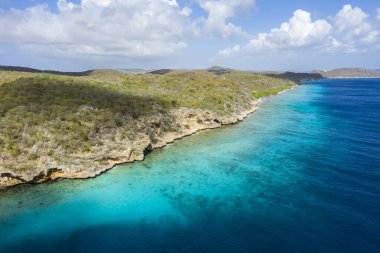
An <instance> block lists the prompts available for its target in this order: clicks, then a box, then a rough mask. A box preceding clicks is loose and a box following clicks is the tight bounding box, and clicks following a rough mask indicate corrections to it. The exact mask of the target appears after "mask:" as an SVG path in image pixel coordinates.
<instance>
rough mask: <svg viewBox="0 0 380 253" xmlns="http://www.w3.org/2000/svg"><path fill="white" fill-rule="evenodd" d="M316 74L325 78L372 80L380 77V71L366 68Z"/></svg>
mask: <svg viewBox="0 0 380 253" xmlns="http://www.w3.org/2000/svg"><path fill="white" fill-rule="evenodd" d="M314 73H318V74H321V75H323V76H324V77H325V78H371V77H374V78H376V77H380V70H379V69H377V70H371V69H364V68H339V69H333V70H317V71H314Z"/></svg>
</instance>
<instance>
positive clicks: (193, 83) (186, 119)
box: [0, 66, 320, 189]
mask: <svg viewBox="0 0 380 253" xmlns="http://www.w3.org/2000/svg"><path fill="white" fill-rule="evenodd" d="M288 76H289V74H288V75H282V74H279V75H278V76H277V74H271V75H268V74H260V73H254V72H244V71H235V70H231V69H224V68H220V67H213V68H210V69H205V70H171V69H162V70H155V71H150V72H149V71H148V72H143V71H141V70H139V71H136V72H133V73H132V71H131V72H129V71H121V70H120V71H119V70H106V69H105V70H90V71H84V72H58V71H41V70H37V69H30V68H23V67H5V66H3V67H0V154H1V155H0V188H2V189H4V188H7V187H11V186H15V185H20V184H26V183H29V184H37V183H43V182H47V181H51V180H56V179H60V178H72V179H73V178H91V177H95V176H97V175H99V174H101V173H102V172H105V171H107V170H109V169H111V168H112V167H113V166H115V165H117V164H122V163H128V162H133V161H138V160H143V159H144V157H145V156H146V155H147V154H148V153H150V152H151V151H152V150H153V149H156V148H161V147H164V146H165V145H167V144H168V143H172V142H173V141H174V140H176V139H179V138H182V137H184V136H188V135H191V134H194V133H196V132H198V131H200V130H203V129H211V128H218V127H221V126H222V125H227V124H233V123H236V122H239V121H241V120H243V119H244V118H245V117H247V116H248V115H249V114H251V113H252V112H254V111H255V110H256V109H257V107H258V105H259V101H260V98H261V97H263V96H269V95H275V94H277V93H279V92H281V91H284V90H286V89H290V88H292V87H294V86H295V85H296V82H295V81H294V80H295V79H294V74H291V75H290V76H291V77H292V78H289V77H288ZM306 77H307V76H306ZM311 77H312V78H319V77H320V76H319V75H316V74H312V75H311ZM302 78H305V75H302ZM297 82H299V80H298V79H297Z"/></svg>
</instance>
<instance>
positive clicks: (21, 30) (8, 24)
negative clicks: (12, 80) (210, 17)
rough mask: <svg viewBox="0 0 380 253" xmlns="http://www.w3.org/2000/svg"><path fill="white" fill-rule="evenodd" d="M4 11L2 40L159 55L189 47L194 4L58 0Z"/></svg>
mask: <svg viewBox="0 0 380 253" xmlns="http://www.w3.org/2000/svg"><path fill="white" fill-rule="evenodd" d="M57 7H58V13H53V12H51V11H50V10H49V8H48V6H47V5H37V6H34V7H31V8H27V9H23V10H17V9H11V10H10V11H6V12H3V13H2V14H1V16H0V34H1V35H0V43H1V42H3V43H15V42H17V43H18V44H20V45H22V46H24V47H27V48H29V49H32V50H40V51H51V52H53V53H56V54H69V53H71V54H73V55H75V54H89V55H103V56H105V55H107V56H127V57H160V56H165V55H169V54H172V53H174V52H175V51H176V50H178V49H181V48H183V47H185V46H186V44H185V42H184V41H183V39H184V37H185V35H186V34H188V33H189V31H188V29H191V20H190V19H189V17H188V16H189V15H190V12H191V11H190V9H181V8H180V7H179V5H178V3H177V1H176V0H156V1H151V0H81V2H80V3H79V4H75V3H72V2H69V1H67V0H58V1H57Z"/></svg>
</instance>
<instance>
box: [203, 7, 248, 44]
mask: <svg viewBox="0 0 380 253" xmlns="http://www.w3.org/2000/svg"><path fill="white" fill-rule="evenodd" d="M198 3H199V4H200V6H201V7H202V8H203V9H204V10H205V11H207V12H208V17H207V19H206V20H205V26H206V28H207V30H208V31H210V32H212V33H213V34H215V35H217V36H221V37H223V38H227V37H230V36H232V35H245V34H246V33H245V32H244V31H243V29H242V28H241V27H239V26H236V25H234V24H233V23H231V22H229V20H230V19H231V18H233V17H235V16H236V14H237V13H238V12H239V11H247V10H250V9H251V8H252V7H253V6H254V4H255V0H198Z"/></svg>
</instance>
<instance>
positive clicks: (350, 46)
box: [334, 5, 379, 51]
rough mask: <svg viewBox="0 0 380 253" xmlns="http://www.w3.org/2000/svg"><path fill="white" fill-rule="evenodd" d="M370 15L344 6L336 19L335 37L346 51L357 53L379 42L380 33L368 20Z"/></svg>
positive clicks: (358, 9) (355, 8)
mask: <svg viewBox="0 0 380 253" xmlns="http://www.w3.org/2000/svg"><path fill="white" fill-rule="evenodd" d="M368 17H369V15H368V14H367V13H365V12H364V11H363V10H361V9H360V8H358V7H354V8H353V7H352V6H351V5H345V6H343V9H342V10H340V11H339V12H338V14H337V15H336V17H335V27H334V28H335V29H334V30H335V32H336V34H335V37H336V38H337V41H339V42H340V44H341V47H343V48H345V50H346V51H357V50H359V49H360V48H361V47H363V46H366V45H367V44H370V43H375V42H376V41H378V40H379V31H377V30H376V29H375V28H374V26H373V25H372V24H371V23H370V22H369V20H368Z"/></svg>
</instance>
